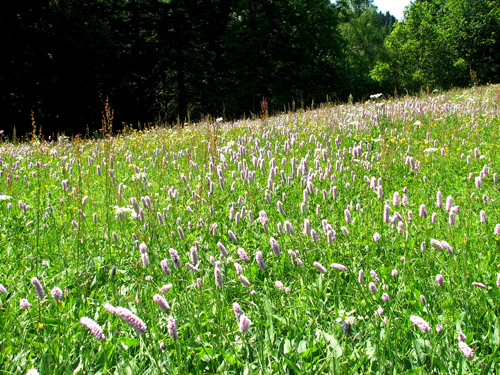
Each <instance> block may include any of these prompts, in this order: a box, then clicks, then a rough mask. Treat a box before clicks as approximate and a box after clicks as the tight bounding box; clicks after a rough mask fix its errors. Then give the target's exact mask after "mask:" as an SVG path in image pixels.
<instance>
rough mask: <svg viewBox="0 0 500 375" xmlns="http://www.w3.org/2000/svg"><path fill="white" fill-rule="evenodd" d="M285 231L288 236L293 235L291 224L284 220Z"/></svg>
mask: <svg viewBox="0 0 500 375" xmlns="http://www.w3.org/2000/svg"><path fill="white" fill-rule="evenodd" d="M285 231H287V232H288V233H290V234H292V235H293V234H294V233H295V232H294V230H293V226H292V223H290V222H289V221H288V220H285Z"/></svg>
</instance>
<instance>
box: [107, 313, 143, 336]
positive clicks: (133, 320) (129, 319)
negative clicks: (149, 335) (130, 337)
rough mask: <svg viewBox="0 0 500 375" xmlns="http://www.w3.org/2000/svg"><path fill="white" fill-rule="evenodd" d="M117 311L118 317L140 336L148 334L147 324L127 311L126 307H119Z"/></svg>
mask: <svg viewBox="0 0 500 375" xmlns="http://www.w3.org/2000/svg"><path fill="white" fill-rule="evenodd" d="M115 311H116V315H118V316H119V317H120V318H122V320H123V321H125V322H126V323H127V324H128V325H129V326H131V327H132V328H134V329H135V331H136V332H137V333H138V334H139V335H142V334H143V333H145V332H146V330H147V326H146V324H145V323H144V322H143V321H142V320H141V319H140V318H139V317H138V316H137V315H135V314H134V313H132V311H130V310H129V309H126V308H125V307H117V308H116V310H115Z"/></svg>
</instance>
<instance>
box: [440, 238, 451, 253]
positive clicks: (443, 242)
mask: <svg viewBox="0 0 500 375" xmlns="http://www.w3.org/2000/svg"><path fill="white" fill-rule="evenodd" d="M441 245H443V248H445V249H446V251H447V252H448V254H451V253H452V252H453V248H452V247H451V246H450V244H449V243H448V242H446V241H441Z"/></svg>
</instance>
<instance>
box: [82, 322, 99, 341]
mask: <svg viewBox="0 0 500 375" xmlns="http://www.w3.org/2000/svg"><path fill="white" fill-rule="evenodd" d="M80 323H81V324H83V325H84V326H85V327H87V328H88V329H89V330H90V332H91V333H92V335H93V336H94V337H95V338H96V340H97V341H104V339H105V337H104V333H103V331H102V328H101V327H100V326H99V324H97V323H96V322H94V321H93V320H92V319H90V318H87V317H85V316H84V317H82V318H81V319H80Z"/></svg>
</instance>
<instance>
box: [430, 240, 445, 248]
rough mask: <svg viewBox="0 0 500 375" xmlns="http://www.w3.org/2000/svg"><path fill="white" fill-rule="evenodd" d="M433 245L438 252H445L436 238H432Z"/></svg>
mask: <svg viewBox="0 0 500 375" xmlns="http://www.w3.org/2000/svg"><path fill="white" fill-rule="evenodd" d="M431 245H433V246H434V247H435V248H436V249H438V250H444V247H443V245H442V244H441V242H440V241H438V240H436V239H434V238H431Z"/></svg>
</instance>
